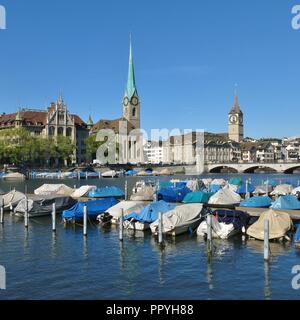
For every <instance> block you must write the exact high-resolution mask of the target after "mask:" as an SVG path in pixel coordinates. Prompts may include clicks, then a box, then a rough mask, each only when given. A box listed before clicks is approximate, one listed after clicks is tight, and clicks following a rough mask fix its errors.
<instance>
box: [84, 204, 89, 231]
mask: <svg viewBox="0 0 300 320" xmlns="http://www.w3.org/2000/svg"><path fill="white" fill-rule="evenodd" d="M87 216H88V212H87V206H86V205H85V206H84V207H83V236H84V237H86V236H87Z"/></svg>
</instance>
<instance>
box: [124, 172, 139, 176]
mask: <svg viewBox="0 0 300 320" xmlns="http://www.w3.org/2000/svg"><path fill="white" fill-rule="evenodd" d="M137 174H138V171H136V170H128V171H127V172H125V175H126V176H131V177H133V176H136V175H137Z"/></svg>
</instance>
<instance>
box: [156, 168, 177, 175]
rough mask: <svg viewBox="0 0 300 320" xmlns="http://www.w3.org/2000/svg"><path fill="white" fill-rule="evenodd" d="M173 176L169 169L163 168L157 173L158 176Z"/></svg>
mask: <svg viewBox="0 0 300 320" xmlns="http://www.w3.org/2000/svg"><path fill="white" fill-rule="evenodd" d="M173 174H174V172H173V171H172V170H171V169H169V168H165V169H163V170H161V171H160V172H159V175H160V176H172V175H173Z"/></svg>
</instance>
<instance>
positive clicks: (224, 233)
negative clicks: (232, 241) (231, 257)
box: [197, 216, 234, 240]
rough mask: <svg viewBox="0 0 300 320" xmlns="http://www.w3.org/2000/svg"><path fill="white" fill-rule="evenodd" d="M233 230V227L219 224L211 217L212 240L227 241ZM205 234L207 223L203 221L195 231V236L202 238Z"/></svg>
mask: <svg viewBox="0 0 300 320" xmlns="http://www.w3.org/2000/svg"><path fill="white" fill-rule="evenodd" d="M233 230H234V225H233V224H232V223H231V224H226V223H223V222H219V221H218V220H217V218H216V217H215V216H212V236H213V238H217V239H218V238H220V239H223V240H224V239H228V236H229V235H230V233H231V232H232V231H233ZM206 234H207V221H203V222H202V223H201V224H200V226H199V227H198V229H197V235H198V236H201V237H204V235H206Z"/></svg>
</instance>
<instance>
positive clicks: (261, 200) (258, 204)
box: [240, 197, 272, 208]
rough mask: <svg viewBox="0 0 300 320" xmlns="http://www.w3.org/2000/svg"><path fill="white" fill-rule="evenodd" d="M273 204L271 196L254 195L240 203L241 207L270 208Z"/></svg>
mask: <svg viewBox="0 0 300 320" xmlns="http://www.w3.org/2000/svg"><path fill="white" fill-rule="evenodd" d="M271 204H272V199H271V198H269V197H252V198H249V199H246V200H244V201H242V202H241V203H240V207H246V208H269V207H270V206H271Z"/></svg>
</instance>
